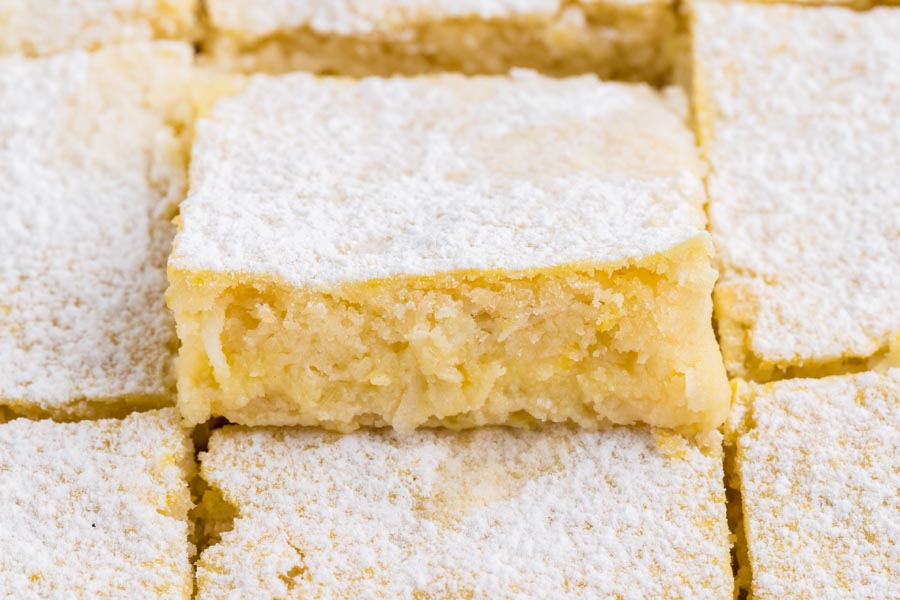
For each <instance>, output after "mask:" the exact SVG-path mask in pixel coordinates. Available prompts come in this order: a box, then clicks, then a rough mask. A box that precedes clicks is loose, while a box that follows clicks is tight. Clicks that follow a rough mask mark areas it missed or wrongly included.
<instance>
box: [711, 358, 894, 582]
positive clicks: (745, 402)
mask: <svg viewBox="0 0 900 600" xmlns="http://www.w3.org/2000/svg"><path fill="white" fill-rule="evenodd" d="M726 429H727V430H728V431H727V432H726V436H727V443H728V444H729V445H730V446H733V447H735V449H736V453H735V462H734V471H735V472H734V476H735V477H736V479H737V481H738V483H739V485H740V491H741V497H742V501H743V526H744V534H745V538H746V552H744V553H742V554H743V556H744V560H749V565H748V566H749V569H747V571H749V572H750V573H752V586H751V591H752V597H753V598H846V597H853V598H893V597H896V596H898V595H900V496H898V493H897V491H898V490H900V369H892V370H888V371H887V372H886V373H883V374H876V373H872V372H867V373H861V374H858V375H845V376H839V377H827V378H824V379H815V380H814V379H794V380H790V381H780V382H776V383H771V384H766V385H761V384H749V383H743V382H742V383H739V384H738V387H737V396H736V406H735V410H734V411H733V412H732V415H731V416H730V417H729V423H728V427H727V428H726ZM739 555H740V554H739ZM743 583H744V585H746V584H747V583H748V581H747V578H745V579H744V581H743Z"/></svg>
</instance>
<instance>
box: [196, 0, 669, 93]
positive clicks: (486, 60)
mask: <svg viewBox="0 0 900 600" xmlns="http://www.w3.org/2000/svg"><path fill="white" fill-rule="evenodd" d="M260 4H262V5H264V6H265V8H264V9H261V8H260ZM208 13H209V23H210V32H209V34H208V37H207V39H206V42H205V43H206V49H207V50H208V51H209V52H210V56H211V57H212V60H213V61H214V62H216V63H217V64H220V65H225V66H228V67H231V68H237V69H240V70H245V71H260V70H261V71H265V72H270V73H283V72H286V71H291V70H305V71H312V72H315V73H325V74H339V75H351V76H361V75H382V76H385V75H391V74H397V73H402V74H405V75H417V74H422V73H433V72H439V71H460V72H463V73H468V74H474V73H481V74H487V73H505V72H506V71H508V70H509V69H510V68H512V67H525V68H530V69H536V70H539V71H542V72H545V73H549V74H553V75H560V76H561V75H572V74H577V73H596V74H598V75H600V76H601V77H603V78H604V79H622V80H630V81H646V82H651V83H656V84H660V83H664V82H666V81H668V80H669V79H670V77H671V73H672V68H673V63H674V61H675V60H676V56H677V54H678V53H679V52H680V51H681V50H682V48H683V46H684V44H683V36H681V35H680V30H679V21H678V17H677V15H676V12H675V7H674V4H673V3H671V2H668V1H656V0H651V1H646V2H640V1H639V2H616V1H612V2H597V1H587V2H560V1H558V0H551V1H547V0H537V1H525V2H517V3H508V2H496V1H493V2H481V3H471V2H462V3H460V2H456V1H445V0H440V1H437V2H429V3H423V2H412V3H410V2H350V3H341V5H340V6H336V5H334V3H332V2H316V1H315V0H313V1H310V0H295V1H293V2H277V3H276V2H272V1H271V0H269V1H267V2H257V1H255V0H211V1H210V2H208Z"/></svg>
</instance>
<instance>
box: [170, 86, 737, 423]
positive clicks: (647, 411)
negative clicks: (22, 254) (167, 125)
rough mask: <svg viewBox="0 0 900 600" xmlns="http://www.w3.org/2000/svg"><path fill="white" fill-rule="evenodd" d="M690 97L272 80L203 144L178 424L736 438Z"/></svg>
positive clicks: (183, 269)
mask: <svg viewBox="0 0 900 600" xmlns="http://www.w3.org/2000/svg"><path fill="white" fill-rule="evenodd" d="M676 105H677V103H675V102H674V101H673V102H672V103H667V102H666V101H665V100H664V98H663V97H662V96H661V95H660V94H658V93H657V92H655V91H653V90H651V89H649V88H647V87H645V86H629V85H625V84H604V83H600V82H598V81H597V80H596V79H594V78H593V77H582V78H575V79H569V80H555V79H548V78H544V77H541V76H537V75H534V74H533V73H519V74H517V75H516V76H514V77H512V78H501V77H480V78H474V79H472V78H465V77H461V76H455V75H446V76H441V77H436V78H420V79H405V80H404V79H389V80H384V79H374V78H371V79H365V80H363V81H361V82H352V81H350V80H340V79H316V78H314V77H312V76H308V75H304V74H293V75H289V76H284V77H282V78H269V77H257V78H255V79H254V80H253V81H252V82H251V83H250V85H249V87H248V88H247V89H246V90H245V91H244V93H243V94H241V95H239V96H237V97H234V98H230V99H227V100H224V101H222V102H221V103H219V104H218V105H217V107H216V109H215V110H214V111H213V114H212V115H211V116H210V118H209V119H206V120H202V121H201V122H200V123H199V124H198V135H197V139H196V143H195V146H194V152H193V159H192V165H191V169H192V170H191V185H192V187H191V191H190V193H189V195H188V198H187V200H186V201H185V202H184V204H183V205H182V207H181V217H182V222H183V227H182V230H181V231H180V233H179V235H178V238H177V240H176V244H175V250H174V252H173V254H172V257H171V259H170V262H169V277H170V281H171V284H172V285H171V288H170V290H169V292H168V301H169V305H170V306H171V307H172V308H173V310H174V312H175V316H176V321H177V323H178V332H179V337H180V338H181V341H182V348H181V352H180V357H179V374H178V378H179V384H178V385H179V406H180V408H181V410H182V412H183V414H184V415H185V416H186V418H187V419H188V420H189V421H191V422H202V421H204V420H206V419H207V418H208V417H209V416H210V415H219V416H225V417H227V418H228V419H230V420H231V421H232V422H235V423H240V424H244V425H261V424H266V425H324V426H326V427H329V428H335V429H350V428H353V427H356V426H359V425H384V424H388V425H393V426H394V427H396V428H398V429H404V430H408V429H412V428H415V427H417V426H420V425H449V426H455V427H467V426H476V425H484V424H498V423H510V424H522V423H527V422H530V421H533V420H540V421H571V422H575V423H578V424H580V425H582V426H584V427H589V428H596V427H600V426H604V425H607V424H609V423H610V422H612V423H633V422H636V421H643V422H648V423H650V424H653V425H661V426H670V427H676V428H678V429H680V430H681V431H683V432H685V433H696V432H700V431H708V430H710V429H714V428H715V427H717V426H718V425H719V424H720V423H721V421H722V420H723V419H724V418H725V412H726V411H727V406H728V397H729V391H728V385H727V382H726V380H725V373H724V367H723V365H722V360H721V355H720V354H719V351H718V347H717V345H716V342H715V339H714V337H713V333H712V328H711V325H710V316H711V310H712V309H711V301H710V290H711V288H712V284H713V281H714V278H715V272H714V271H713V270H712V268H711V267H710V258H709V253H710V242H709V238H708V235H707V233H706V231H705V230H704V216H703V212H702V209H701V205H702V203H703V200H704V196H703V188H702V184H701V180H700V177H699V175H698V172H699V166H698V161H697V158H696V156H695V151H694V146H693V138H692V135H691V134H690V133H689V131H688V130H687V129H686V127H685V126H684V124H683V122H682V118H681V115H680V114H679V111H678V110H676V109H675V108H674V107H675V106H676Z"/></svg>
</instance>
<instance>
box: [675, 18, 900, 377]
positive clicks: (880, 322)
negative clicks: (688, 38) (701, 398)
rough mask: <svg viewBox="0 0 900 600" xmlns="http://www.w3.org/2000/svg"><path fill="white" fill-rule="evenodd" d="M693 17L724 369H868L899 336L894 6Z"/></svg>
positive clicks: (898, 92)
mask: <svg viewBox="0 0 900 600" xmlns="http://www.w3.org/2000/svg"><path fill="white" fill-rule="evenodd" d="M693 13H694V26H693V35H694V62H695V85H694V89H695V93H696V102H695V105H696V107H697V121H698V123H699V125H700V131H701V142H702V145H703V149H704V153H705V155H706V158H707V159H708V161H709V163H710V167H711V170H710V176H709V181H708V190H709V203H710V205H709V217H710V225H711V231H712V234H713V238H714V240H715V242H716V246H717V249H718V258H719V263H720V270H721V273H722V276H721V279H720V281H719V283H718V285H717V287H716V291H715V308H716V317H717V320H718V331H719V336H720V341H721V343H722V349H723V353H724V355H725V360H726V366H727V367H728V370H729V372H730V373H731V374H733V375H736V376H741V377H744V378H752V379H755V380H770V379H774V378H780V377H785V376H814V377H818V376H822V375H827V374H830V373H839V372H847V371H848V370H854V369H855V370H860V369H865V368H868V367H872V366H874V365H875V363H877V362H880V361H881V360H882V359H883V358H884V355H885V354H887V353H888V352H889V348H890V345H891V343H892V341H893V340H900V310H898V309H897V307H898V306H900V276H898V274H900V239H898V231H900V208H898V193H897V190H898V189H900V164H898V161H897V156H898V155H900V129H898V127H897V119H898V116H900V61H898V60H897V58H896V55H897V52H896V50H897V40H898V39H900V11H898V10H896V9H893V8H878V9H873V10H870V11H867V12H855V11H852V10H848V9H843V8H823V7H815V8H812V7H807V8H804V7H797V6H781V5H778V6H774V5H760V4H742V3H739V2H722V3H719V2H712V1H704V0H700V1H697V2H695V3H694V4H693ZM894 343H896V342H894Z"/></svg>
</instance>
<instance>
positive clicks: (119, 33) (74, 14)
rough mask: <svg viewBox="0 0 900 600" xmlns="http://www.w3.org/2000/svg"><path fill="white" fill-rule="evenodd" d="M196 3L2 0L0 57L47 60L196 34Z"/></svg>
mask: <svg viewBox="0 0 900 600" xmlns="http://www.w3.org/2000/svg"><path fill="white" fill-rule="evenodd" d="M197 8H198V5H197V1H196V0H75V1H67V2H60V0H0V54H7V53H13V52H16V53H23V54H26V55H29V56H45V55H48V54H54V53H57V52H64V51H67V50H77V49H84V50H96V49H97V48H100V47H102V46H107V45H111V44H120V43H129V42H146V41H150V40H154V39H181V40H187V39H189V38H191V37H193V36H195V35H196V33H197V32H196V29H197V16H196V11H197Z"/></svg>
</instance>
